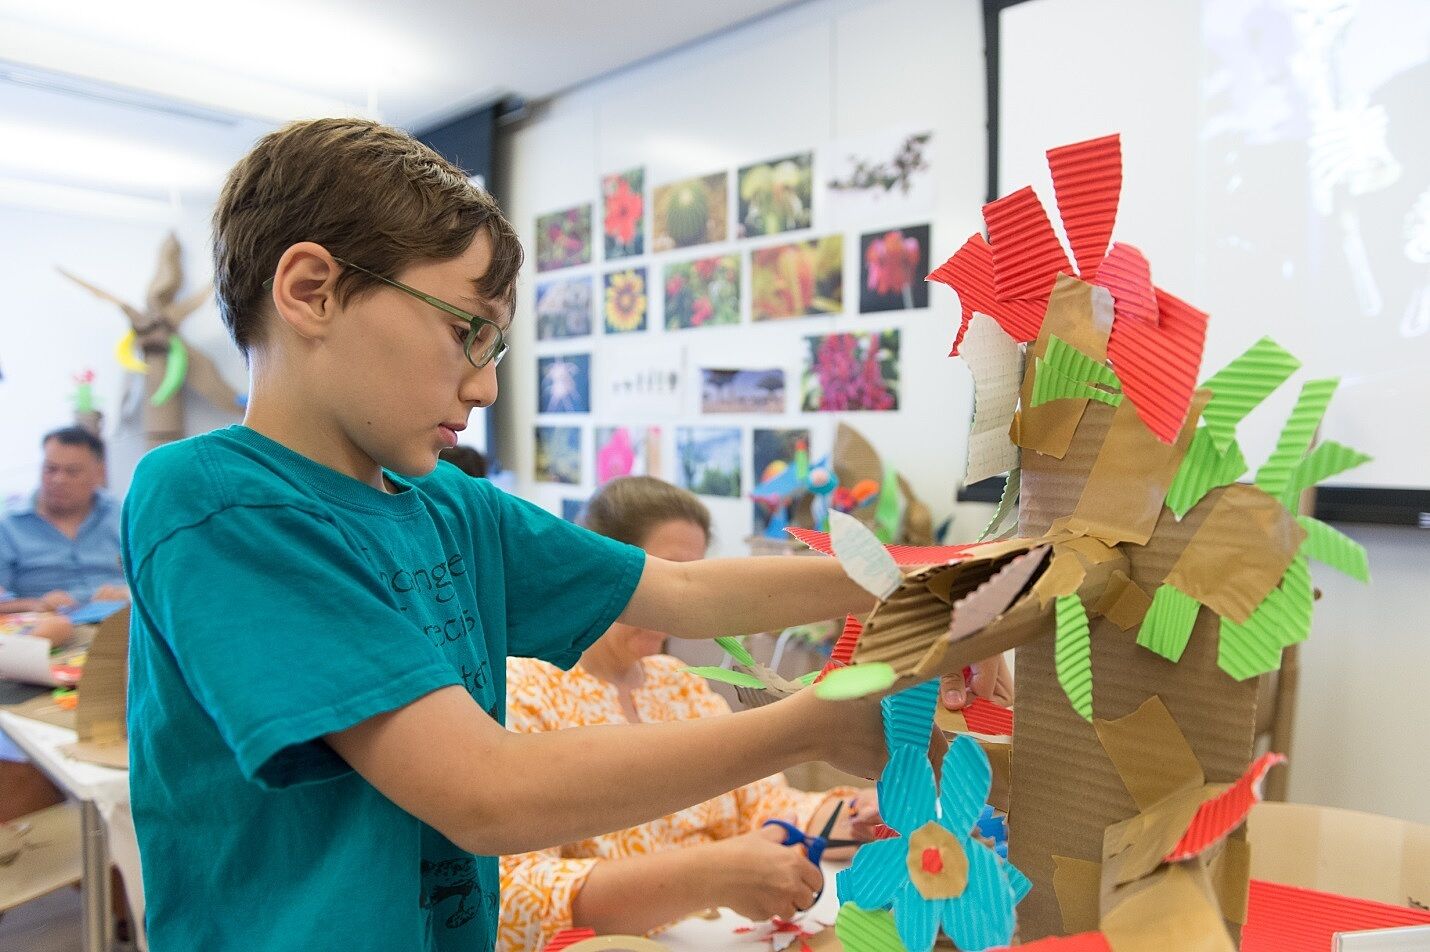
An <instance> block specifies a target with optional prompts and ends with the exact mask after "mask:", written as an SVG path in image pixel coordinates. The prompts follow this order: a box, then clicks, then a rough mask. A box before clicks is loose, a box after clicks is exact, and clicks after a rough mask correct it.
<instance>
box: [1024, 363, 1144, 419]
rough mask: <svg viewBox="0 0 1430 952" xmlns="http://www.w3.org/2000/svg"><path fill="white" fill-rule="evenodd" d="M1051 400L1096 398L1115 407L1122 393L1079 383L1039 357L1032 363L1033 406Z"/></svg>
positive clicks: (1119, 401)
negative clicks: (1109, 391)
mask: <svg viewBox="0 0 1430 952" xmlns="http://www.w3.org/2000/svg"><path fill="white" fill-rule="evenodd" d="M1053 400H1096V401H1097V402H1099V403H1105V404H1107V405H1108V406H1110V407H1115V406H1119V405H1120V404H1121V403H1122V394H1120V393H1108V392H1107V391H1106V390H1099V389H1097V388H1096V387H1091V386H1088V385H1087V384H1085V383H1080V382H1078V381H1076V380H1074V379H1073V378H1071V377H1069V376H1067V375H1065V374H1063V373H1060V372H1059V371H1058V370H1057V369H1056V368H1055V367H1053V366H1052V365H1051V364H1049V363H1048V362H1047V361H1045V360H1043V359H1042V358H1041V357H1039V358H1038V359H1037V360H1036V361H1035V362H1034V364H1033V406H1035V407H1040V406H1042V405H1043V404H1045V403H1050V402H1052V401H1053Z"/></svg>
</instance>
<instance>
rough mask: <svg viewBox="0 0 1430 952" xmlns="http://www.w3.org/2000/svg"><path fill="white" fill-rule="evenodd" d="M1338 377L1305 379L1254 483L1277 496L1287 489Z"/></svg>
mask: <svg viewBox="0 0 1430 952" xmlns="http://www.w3.org/2000/svg"><path fill="white" fill-rule="evenodd" d="M1338 383H1340V380H1339V379H1338V378H1336V377H1330V378H1327V379H1324V380H1308V381H1306V384H1305V386H1303V387H1302V388H1301V395H1300V396H1299V397H1297V398H1296V406H1295V407H1294V408H1293V409H1292V410H1291V416H1290V417H1289V418H1287V420H1286V425H1285V426H1284V427H1282V428H1281V436H1280V438H1279V439H1278V440H1277V441H1276V449H1274V450H1272V451H1271V457H1270V458H1269V459H1268V460H1267V461H1266V462H1265V463H1263V464H1262V465H1261V468H1260V469H1258V470H1257V471H1256V485H1258V486H1260V487H1261V488H1262V489H1263V490H1264V491H1266V492H1267V493H1269V494H1270V495H1272V496H1275V497H1276V498H1278V499H1279V498H1281V494H1282V492H1283V491H1285V489H1286V485H1287V482H1288V480H1289V479H1290V477H1291V471H1292V470H1293V469H1295V467H1296V466H1297V465H1298V464H1299V463H1300V462H1301V458H1302V457H1303V456H1305V455H1306V450H1307V448H1308V447H1310V445H1311V439H1312V437H1314V436H1315V435H1316V428H1317V427H1318V426H1320V425H1321V417H1323V416H1325V413H1326V405H1327V404H1329V403H1330V402H1331V394H1333V393H1335V392H1336V384H1338Z"/></svg>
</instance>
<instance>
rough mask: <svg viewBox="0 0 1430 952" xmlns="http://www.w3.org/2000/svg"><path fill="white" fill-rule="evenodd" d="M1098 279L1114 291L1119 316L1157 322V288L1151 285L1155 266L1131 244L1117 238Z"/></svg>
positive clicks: (1116, 310)
mask: <svg viewBox="0 0 1430 952" xmlns="http://www.w3.org/2000/svg"><path fill="white" fill-rule="evenodd" d="M1097 283H1098V284H1100V285H1102V286H1103V287H1105V288H1107V290H1109V291H1111V292H1112V310H1113V313H1114V314H1116V315H1117V317H1123V316H1126V317H1129V318H1137V319H1138V320H1143V321H1148V322H1150V323H1152V324H1156V323H1157V289H1156V288H1154V287H1153V286H1152V266H1151V265H1150V264H1148V263H1147V258H1146V257H1145V256H1144V255H1143V254H1142V252H1140V251H1138V250H1137V249H1136V248H1134V247H1132V246H1131V245H1126V244H1123V243H1122V242H1120V241H1119V242H1118V243H1117V244H1115V245H1113V246H1112V250H1111V251H1109V252H1108V253H1107V258H1106V259H1105V260H1104V261H1103V262H1102V267H1101V268H1099V269H1098V272H1097Z"/></svg>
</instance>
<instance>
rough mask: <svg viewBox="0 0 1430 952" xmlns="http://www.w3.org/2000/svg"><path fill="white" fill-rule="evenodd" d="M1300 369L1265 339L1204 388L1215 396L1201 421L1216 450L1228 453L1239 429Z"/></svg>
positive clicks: (1254, 345) (1204, 385)
mask: <svg viewBox="0 0 1430 952" xmlns="http://www.w3.org/2000/svg"><path fill="white" fill-rule="evenodd" d="M1300 366H1301V362H1300V361H1299V360H1297V359H1296V358H1295V357H1293V356H1291V354H1290V353H1289V352H1288V351H1286V350H1284V349H1282V347H1281V345H1279V344H1277V343H1276V342H1275V341H1273V340H1272V339H1271V338H1269V337H1263V338H1261V340H1259V341H1257V342H1256V343H1255V344H1252V345H1251V347H1250V348H1248V349H1247V351H1246V352H1245V353H1243V354H1242V355H1241V356H1240V357H1238V358H1236V359H1235V360H1233V361H1232V362H1231V363H1229V364H1227V365H1226V366H1225V367H1223V368H1222V369H1221V370H1219V371H1217V372H1216V373H1215V374H1213V375H1212V377H1211V379H1210V380H1208V381H1207V382H1206V383H1204V384H1202V386H1203V387H1205V388H1206V389H1208V390H1210V391H1211V392H1212V399H1211V402H1210V403H1208V404H1207V408H1206V409H1205V410H1203V411H1202V421H1203V422H1204V423H1206V425H1207V429H1208V430H1210V431H1211V437H1212V442H1213V443H1215V444H1216V448H1217V449H1218V450H1220V451H1222V452H1225V451H1226V448H1227V447H1228V446H1230V445H1231V442H1232V439H1233V438H1234V437H1235V436H1236V425H1237V424H1238V423H1240V422H1241V421H1242V420H1243V419H1244V418H1245V417H1246V415H1247V414H1248V413H1250V412H1251V411H1252V410H1253V409H1254V408H1255V407H1256V406H1257V405H1258V404H1260V403H1261V401H1262V400H1265V399H1266V398H1267V397H1268V396H1270V395H1271V392H1272V391H1274V390H1275V389H1276V388H1277V387H1279V386H1281V385H1282V384H1283V383H1285V382H1286V380H1287V378H1289V377H1290V376H1291V375H1292V374H1293V373H1295V372H1296V369H1297V368H1298V367H1300Z"/></svg>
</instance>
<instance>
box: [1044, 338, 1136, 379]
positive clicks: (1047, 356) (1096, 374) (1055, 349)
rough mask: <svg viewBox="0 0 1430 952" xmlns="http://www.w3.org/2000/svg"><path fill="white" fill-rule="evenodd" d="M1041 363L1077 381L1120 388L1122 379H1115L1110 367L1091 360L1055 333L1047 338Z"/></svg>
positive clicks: (1115, 375) (1115, 376)
mask: <svg viewBox="0 0 1430 952" xmlns="http://www.w3.org/2000/svg"><path fill="white" fill-rule="evenodd" d="M1043 363H1045V364H1048V365H1049V366H1051V367H1052V368H1053V369H1054V370H1056V371H1057V372H1058V373H1060V374H1062V375H1063V376H1064V377H1068V378H1070V379H1072V380H1075V381H1077V382H1079V383H1100V384H1102V385H1103V386H1105V387H1111V388H1112V389H1114V390H1121V389H1122V381H1120V380H1118V379H1117V374H1115V373H1113V372H1112V368H1111V367H1109V366H1107V365H1106V364H1104V363H1099V362H1098V361H1096V360H1093V359H1092V358H1091V357H1089V356H1088V355H1087V354H1084V353H1083V352H1082V351H1080V350H1078V349H1077V348H1076V347H1074V346H1073V345H1072V344H1069V343H1068V342H1067V341H1065V340H1063V339H1062V338H1061V337H1058V336H1056V335H1053V336H1050V337H1049V338H1048V346H1047V349H1046V350H1045V351H1044V352H1043Z"/></svg>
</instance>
